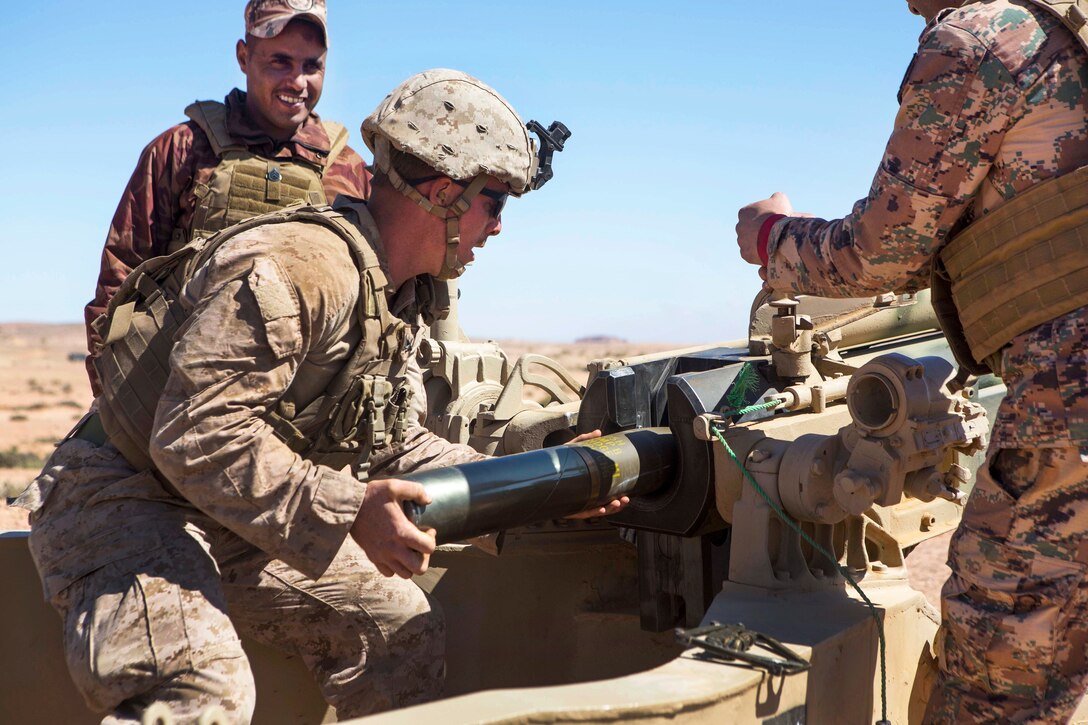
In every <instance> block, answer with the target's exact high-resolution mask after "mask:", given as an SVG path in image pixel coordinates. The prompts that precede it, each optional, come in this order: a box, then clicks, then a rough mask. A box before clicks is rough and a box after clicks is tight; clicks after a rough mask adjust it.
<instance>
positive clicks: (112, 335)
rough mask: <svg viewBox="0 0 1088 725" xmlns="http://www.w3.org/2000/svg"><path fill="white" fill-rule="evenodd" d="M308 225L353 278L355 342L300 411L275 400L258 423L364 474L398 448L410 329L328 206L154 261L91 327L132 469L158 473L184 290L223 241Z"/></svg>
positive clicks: (267, 219)
mask: <svg viewBox="0 0 1088 725" xmlns="http://www.w3.org/2000/svg"><path fill="white" fill-rule="evenodd" d="M287 222H305V223H308V224H316V225H319V226H322V227H325V228H326V229H329V230H331V231H333V232H334V233H335V234H336V235H337V236H339V237H340V238H341V239H343V240H344V242H345V243H346V244H347V245H348V248H349V249H350V250H351V255H352V258H353V260H354V262H355V264H356V266H357V267H358V270H359V280H360V294H359V303H358V308H357V317H358V320H359V324H360V329H361V333H362V334H361V338H360V341H359V343H358V344H357V346H356V347H355V349H354V350H353V351H352V353H351V354H350V355H349V356H348V358H347V362H346V363H345V365H344V367H343V368H342V369H341V370H340V371H339V372H338V373H337V374H336V375H335V376H334V378H333V380H332V382H331V383H330V384H329V385H328V387H327V389H326V390H325V391H324V392H323V393H322V394H321V395H319V396H317V398H316V399H315V400H313V401H312V402H311V403H309V404H307V405H306V407H305V408H304V409H302V410H295V409H294V407H293V405H290V404H288V403H286V402H284V401H281V402H280V403H279V405H278V406H277V408H276V409H275V410H273V411H270V412H269V413H267V414H266V415H265V416H264V420H265V421H266V422H268V423H269V424H270V425H271V427H272V428H273V430H274V431H275V433H276V435H277V437H279V438H280V439H281V440H282V441H283V442H284V443H286V444H287V446H288V447H290V448H291V450H293V451H295V452H296V453H298V454H299V455H301V456H302V457H304V458H306V459H307V460H310V461H312V462H314V463H318V464H322V465H326V466H329V467H331V468H335V469H341V468H343V467H344V466H347V465H353V466H354V467H355V470H356V473H357V474H359V475H361V474H363V473H365V472H366V468H367V463H366V462H367V459H368V458H369V456H370V453H371V451H373V450H374V449H377V448H381V447H384V446H385V445H387V444H388V443H389V442H390V441H393V442H399V440H400V439H401V438H402V435H403V429H404V425H405V420H406V417H407V413H408V410H409V402H410V398H411V390H410V389H409V388H408V387H407V386H405V385H404V384H400V385H398V386H397V387H394V386H393V384H392V383H391V382H390V378H394V379H396V378H398V377H399V378H403V367H404V365H406V363H407V360H400V357H401V356H399V355H398V351H402V350H404V349H407V347H408V344H407V343H408V342H410V338H409V337H408V336H409V335H410V334H411V331H410V329H409V327H408V325H407V324H405V322H404V321H403V320H401V319H400V318H397V317H396V316H394V315H392V314H391V313H390V312H389V309H388V307H387V304H386V294H385V288H386V284H387V282H386V277H385V274H384V273H383V272H382V270H381V267H380V265H379V262H378V258H377V255H376V254H375V252H374V249H373V246H372V245H371V244H370V243H369V242H368V241H367V238H366V237H365V236H364V233H363V232H362V231H360V228H359V226H357V225H356V224H353V223H352V222H350V221H349V220H347V219H346V218H345V217H344V216H343V215H342V214H340V213H339V212H338V211H334V210H332V209H331V208H329V207H323V208H293V209H285V210H280V211H276V212H272V213H269V214H266V215H263V216H260V217H256V218H253V219H249V220H247V221H245V222H243V223H241V224H238V225H235V226H233V227H231V228H229V229H227V230H225V231H223V232H220V233H218V234H216V235H214V236H212V237H210V238H208V239H203V238H198V239H196V240H194V241H193V242H191V243H190V244H187V245H185V246H184V247H182V248H181V249H179V250H178V251H176V252H174V253H172V254H169V255H166V256H163V257H157V258H153V259H150V260H148V261H146V262H144V263H143V264H141V265H140V266H139V267H137V268H136V269H135V270H133V272H132V273H131V274H130V275H129V276H128V277H127V278H126V279H125V281H124V283H123V284H122V285H121V288H120V289H119V290H118V291H117V293H116V294H115V295H114V297H113V299H112V300H111V301H110V305H109V308H108V310H107V311H106V313H105V314H103V315H102V316H100V317H99V318H98V319H97V320H96V321H95V323H94V325H95V329H96V331H97V332H98V333H99V334H100V335H101V336H102V338H101V339H102V340H103V343H102V346H101V349H100V351H99V352H98V355H97V356H96V358H95V360H94V366H95V370H96V371H97V372H98V376H99V379H100V380H101V382H102V394H101V396H100V397H99V399H98V404H99V415H100V416H101V420H102V426H103V428H104V429H105V431H106V433H107V435H108V437H109V440H110V442H111V443H112V444H113V445H114V446H116V448H117V449H118V450H119V451H120V452H121V453H122V454H123V455H124V457H125V458H126V459H127V460H128V462H129V463H130V464H132V466H133V467H135V468H136V469H137V470H148V469H150V470H154V464H153V463H152V461H151V457H150V455H149V453H148V447H149V440H150V436H151V431H152V428H153V422H154V418H155V410H156V408H157V406H158V403H159V398H160V397H161V396H162V392H163V389H164V388H165V386H166V381H167V377H168V374H169V358H170V351H171V350H172V349H173V346H174V341H175V338H176V336H177V333H178V330H179V329H180V328H181V326H182V325H183V324H184V323H185V320H186V318H187V317H188V312H187V311H186V310H185V308H184V306H183V305H182V303H181V301H180V297H181V293H180V291H181V289H182V288H183V286H184V285H185V283H186V282H187V281H188V280H189V279H191V278H192V276H193V274H194V273H195V272H196V271H197V270H198V269H200V267H202V266H203V265H204V264H205V263H206V262H207V261H208V260H209V259H210V258H211V256H212V255H213V254H214V253H215V251H216V250H217V249H218V248H219V247H220V246H221V245H222V244H223V243H224V242H226V241H227V240H229V239H231V238H233V237H235V236H236V235H238V234H240V233H242V232H245V231H248V230H249V229H253V228H254V227H257V226H267V225H269V224H283V223H287Z"/></svg>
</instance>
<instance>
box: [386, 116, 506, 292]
mask: <svg viewBox="0 0 1088 725" xmlns="http://www.w3.org/2000/svg"><path fill="white" fill-rule="evenodd" d="M391 158H392V154H391V153H390V144H389V139H387V138H385V137H383V136H378V137H377V138H376V139H375V148H374V165H375V166H377V167H378V169H379V170H380V171H381V172H382V173H384V174H385V176H386V178H387V179H389V183H390V184H391V185H392V186H393V188H394V189H396V190H397V191H399V192H400V193H402V194H404V195H405V196H406V197H408V198H409V199H411V200H412V201H413V202H415V203H416V205H418V206H419V207H420V208H421V209H423V210H424V211H426V212H427V213H428V214H432V215H434V216H436V217H438V218H440V219H443V220H445V222H446V256H445V258H444V259H443V260H442V269H441V271H439V273H438V274H437V275H436V276H435V278H436V279H441V280H449V279H456V278H457V277H460V276H461V275H462V274H464V272H465V265H463V264H461V260H460V259H459V257H458V251H459V250H460V247H461V217H462V216H463V215H464V214H465V212H467V211H468V210H469V208H470V207H471V206H472V202H473V200H474V199H475V198H476V197H477V196H479V194H480V191H481V190H482V189H483V188H484V187H485V186H487V176H486V175H485V174H480V175H479V176H477V177H476V178H474V179H473V180H472V182H471V183H469V185H468V188H466V189H465V190H464V191H462V192H461V193H460V194H459V195H458V196H457V198H456V199H454V200H453V201H452V202H450V203H449V204H446V205H441V204H434V203H432V202H431V200H430V199H428V198H427V197H425V196H423V194H420V193H419V191H418V190H417V189H416V188H415V187H414V186H412V185H411V184H409V183H408V182H407V181H405V180H404V177H402V176H401V175H400V174H398V173H397V171H396V169H394V168H393V165H392V163H390V159H391Z"/></svg>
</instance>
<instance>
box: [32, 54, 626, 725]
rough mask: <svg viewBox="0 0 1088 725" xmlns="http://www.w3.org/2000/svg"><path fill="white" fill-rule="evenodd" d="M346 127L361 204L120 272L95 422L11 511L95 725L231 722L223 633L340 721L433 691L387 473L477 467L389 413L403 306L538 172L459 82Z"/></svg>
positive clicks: (493, 99) (235, 663) (410, 538)
mask: <svg viewBox="0 0 1088 725" xmlns="http://www.w3.org/2000/svg"><path fill="white" fill-rule="evenodd" d="M404 134H407V135H404ZM364 136H365V138H366V140H367V143H368V144H369V145H370V146H371V148H372V149H373V150H374V151H375V152H376V159H377V174H376V176H375V179H374V188H373V193H372V195H371V198H370V200H369V202H365V203H364V202H362V201H360V200H353V199H348V198H346V197H341V199H340V200H339V201H338V202H337V203H336V204H335V205H334V207H333V208H331V209H329V208H309V207H305V208H296V209H288V210H283V211H280V212H273V213H271V214H268V215H265V216H262V217H259V218H257V219H255V220H251V221H250V222H245V223H243V224H240V225H237V226H235V227H232V228H229V229H227V230H225V231H223V232H221V233H219V234H217V235H214V236H212V237H211V238H209V239H207V240H205V239H198V240H195V241H194V242H193V243H191V244H190V245H187V246H186V247H184V248H183V249H182V250H180V251H179V252H178V253H176V254H175V255H172V257H170V258H159V259H154V260H149V261H148V262H145V263H144V264H143V265H141V267H140V268H138V269H137V270H136V271H135V272H134V273H133V275H132V276H131V277H130V279H131V280H135V281H133V282H126V285H125V286H124V287H122V289H121V291H119V292H118V294H117V296H116V297H115V299H114V300H113V301H112V302H111V306H110V312H109V314H108V315H107V316H105V317H103V318H102V320H103V323H102V324H99V325H98V326H97V329H98V331H100V332H102V334H103V338H104V339H105V340H107V342H106V344H105V347H104V348H103V350H102V354H101V355H100V356H99V359H98V360H97V361H96V365H97V369H98V371H99V372H100V374H101V375H102V383H103V395H102V396H101V397H100V398H99V405H100V408H99V410H100V413H97V414H92V415H90V416H89V417H88V418H87V419H85V421H84V422H83V423H81V424H80V425H79V426H77V428H76V430H75V431H73V433H72V434H71V435H70V436H69V438H68V439H67V440H65V441H64V442H63V443H62V444H61V445H60V446H59V447H58V449H57V450H56V452H55V453H54V455H53V456H52V457H51V459H50V461H49V462H48V463H47V465H46V468H45V470H44V471H43V472H42V474H41V476H39V478H38V479H36V480H35V482H34V483H33V484H32V485H31V487H30V488H29V489H28V490H27V492H25V493H24V494H23V496H22V497H21V501H20V502H21V503H22V505H24V506H26V507H27V508H30V509H31V510H32V511H33V513H32V522H33V528H32V531H31V535H30V546H31V552H32V554H33V556H34V560H35V563H36V565H37V567H38V571H39V573H40V575H41V577H42V582H43V586H44V590H45V595H46V597H47V599H48V600H49V601H50V602H51V603H52V604H53V606H54V607H55V608H56V609H57V610H58V612H59V613H60V614H61V618H62V621H63V622H64V641H65V648H66V652H67V656H68V665H69V668H70V670H71V672H72V676H73V679H74V680H75V682H76V684H77V686H78V687H79V689H80V691H81V692H82V693H83V695H84V697H85V698H86V700H87V702H88V703H89V704H90V705H91V707H93V708H94V709H95V710H96V711H99V712H106V713H109V715H107V717H106V722H138V721H139V720H140V718H141V716H142V714H143V713H145V712H146V711H147V709H148V707H150V706H151V705H152V704H153V703H155V702H165V703H166V704H168V705H169V707H170V708H171V711H172V712H173V714H174V716H175V720H176V721H177V722H182V723H191V722H196V720H197V718H198V717H199V714H200V713H201V712H202V711H204V710H205V709H206V708H208V707H210V706H219V707H221V708H222V709H223V710H224V712H225V713H226V717H227V718H228V720H229V722H232V723H245V722H248V721H249V720H250V717H251V715H252V712H253V707H254V696H255V695H254V686H253V677H252V674H251V672H250V669H249V664H248V662H247V660H246V657H245V654H244V652H243V651H242V649H241V645H240V643H239V633H244V634H247V635H249V636H251V637H253V638H255V639H257V640H259V641H261V642H264V643H266V644H268V645H270V646H273V647H276V648H279V649H282V650H285V651H287V652H290V653H292V654H295V655H297V656H299V657H300V658H301V659H302V661H303V662H304V663H305V664H306V665H307V667H309V669H310V670H311V671H312V672H313V674H314V676H315V678H316V679H317V681H318V684H319V685H320V687H321V689H322V692H323V694H324V696H325V698H326V699H327V700H328V701H329V703H330V704H332V705H334V706H335V707H336V711H337V714H338V715H339V717H341V718H348V717H355V716H360V715H364V714H367V713H371V712H376V711H380V710H384V709H388V708H391V707H399V706H405V705H410V704H413V703H417V702H420V701H423V700H426V699H429V698H433V697H435V696H437V695H438V694H439V693H440V691H441V685H442V678H443V673H444V663H443V648H444V638H443V621H442V618H441V616H440V615H439V613H438V612H436V611H434V610H433V609H432V608H431V606H430V603H429V601H428V599H427V598H426V597H425V595H424V594H423V592H422V591H421V590H420V589H418V588H417V587H416V586H415V585H414V584H413V583H411V582H410V581H408V578H409V577H410V576H411V575H413V574H418V573H422V572H423V571H425V570H426V568H427V564H428V559H429V555H430V554H431V553H432V552H433V550H434V532H433V531H420V530H418V529H416V528H415V527H414V526H413V525H412V524H411V522H409V521H408V519H407V518H406V517H405V516H404V513H403V510H402V508H401V504H402V503H403V502H404V501H406V500H414V501H417V502H421V503H427V502H428V501H427V497H426V493H425V492H424V491H423V489H422V487H421V486H419V485H418V484H415V483H410V482H406V481H401V480H397V479H396V475H397V474H398V473H399V472H404V471H411V470H420V469H424V468H428V467H435V466H442V465H448V464H454V463H462V462H467V461H471V460H476V459H479V458H482V457H483V456H481V455H480V454H477V453H476V452H474V451H472V450H471V449H469V448H467V447H464V446H457V445H453V444H450V443H447V442H446V441H443V440H441V439H439V438H437V437H436V436H434V435H433V434H431V433H429V432H427V431H426V430H425V429H423V428H422V426H421V425H420V424H419V423H418V421H417V420H416V419H415V418H414V416H412V415H405V413H406V412H407V408H408V406H409V401H408V398H409V397H410V396H411V394H412V393H413V390H412V389H411V388H412V381H413V380H418V367H417V363H416V360H415V355H414V354H413V351H414V348H415V341H416V334H417V332H418V330H419V327H418V325H417V324H416V321H417V319H418V317H419V316H420V315H421V314H427V309H426V305H425V304H423V301H422V298H421V296H420V295H419V293H420V292H423V291H425V290H426V289H428V287H429V285H430V282H431V279H432V277H433V276H436V275H439V274H441V273H443V271H444V270H445V271H449V270H448V269H447V268H448V267H450V265H451V262H452V265H453V266H454V267H462V266H463V265H465V264H467V263H469V262H471V261H472V259H473V256H474V251H473V250H474V249H476V248H478V247H482V246H483V244H484V241H485V240H486V239H487V238H488V237H490V236H493V235H496V234H498V233H499V232H500V231H501V229H502V224H501V220H500V214H501V209H502V205H503V203H504V202H505V200H506V198H507V196H508V195H511V194H514V195H521V194H523V193H525V192H527V191H528V190H529V189H530V188H535V184H534V180H535V177H534V172H535V169H536V165H537V159H536V155H535V151H534V146H533V143H532V142H531V141H530V138H529V136H528V133H527V131H526V129H525V126H524V124H523V123H522V122H521V119H520V118H519V117H518V116H517V114H516V113H515V112H514V110H513V109H512V108H510V106H509V105H508V104H506V102H505V101H504V100H503V99H502V98H501V97H500V96H499V95H498V94H497V93H496V92H495V91H493V90H492V89H490V88H488V87H487V86H486V85H484V84H483V83H481V82H480V81H478V80H476V79H474V78H471V77H469V76H466V75H464V74H462V73H458V72H455V71H446V70H438V71H428V72H426V73H422V74H419V75H417V76H414V77H412V78H410V79H409V80H408V81H406V82H405V83H404V84H402V85H401V86H400V87H399V88H397V89H396V90H394V92H393V93H392V94H391V95H390V97H389V98H388V99H387V101H386V102H385V103H383V104H382V105H381V106H379V108H378V110H376V111H375V112H374V114H372V115H371V116H370V117H369V118H368V119H367V121H366V123H365V124H364ZM454 241H456V245H455V249H454V256H453V259H452V260H451V259H450V257H449V254H448V252H449V251H450V249H451V245H452V244H453V242H454ZM172 265H173V266H172ZM454 273H456V271H454ZM149 285H152V286H154V291H153V292H148V291H149V289H150V287H149ZM145 293H146V294H145ZM163 305H165V307H164V306H163ZM164 310H165V313H164V314H162V315H160V312H163V311H164ZM171 324H175V325H177V326H178V327H176V328H171V327H170V325H171ZM149 330H150V331H151V332H148V331H149ZM145 333H146V334H145ZM175 336H176V342H175V341H174V337H175ZM164 340H165V347H164V346H163V345H162V344H161V343H163V341H164ZM137 350H142V352H140V353H139V356H138V357H139V364H138V365H132V364H131V363H132V360H131V359H130V358H129V357H128V356H129V354H130V353H133V352H134V351H137ZM153 361H158V363H156V364H151V363H152V362H153ZM158 365H161V368H162V369H161V372H160V370H159V369H158V368H157V366H158ZM413 372H414V373H415V374H413ZM125 391H127V392H128V393H132V397H126V396H125V395H123V394H122V393H123V392H125ZM414 392H415V394H417V395H422V394H423V391H422V390H415V391H414ZM140 396H144V397H145V398H147V399H148V400H150V401H151V402H152V404H153V406H154V409H153V410H151V411H145V410H141V409H140V402H139V399H140ZM133 401H135V402H133ZM141 414H144V415H147V416H151V417H153V423H152V425H151V426H150V429H149V430H140V429H138V426H137V427H135V428H134V427H132V426H131V425H129V424H130V423H132V422H133V421H138V419H139V416H140V415H141ZM99 424H101V428H99V427H98V425H99ZM103 429H104V431H105V434H104V433H103ZM122 451H124V453H122ZM141 458H143V459H146V460H147V461H148V462H147V464H146V465H142V464H139V463H134V462H133V461H134V460H135V459H141ZM621 503H622V502H613V504H612V505H611V506H610V507H606V508H609V509H611V510H616V509H618V508H619V507H620V505H621ZM603 512H604V511H603V510H597V511H595V512H594V513H595V514H596V513H603ZM393 575H397V576H395V577H394V576H393Z"/></svg>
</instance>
